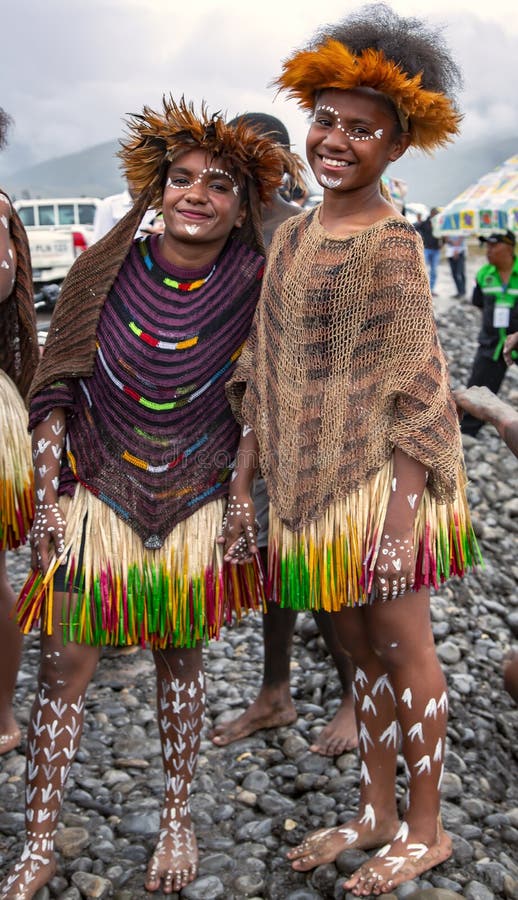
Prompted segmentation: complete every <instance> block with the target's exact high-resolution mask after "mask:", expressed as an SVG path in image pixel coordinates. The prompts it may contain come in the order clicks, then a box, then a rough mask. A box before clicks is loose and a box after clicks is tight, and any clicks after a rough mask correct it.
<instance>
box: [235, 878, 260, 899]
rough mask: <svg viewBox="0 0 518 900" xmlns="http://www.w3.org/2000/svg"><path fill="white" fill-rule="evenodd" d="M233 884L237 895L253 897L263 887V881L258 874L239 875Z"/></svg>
mask: <svg viewBox="0 0 518 900" xmlns="http://www.w3.org/2000/svg"><path fill="white" fill-rule="evenodd" d="M233 884H234V888H235V890H236V892H237V896H238V897H253V896H254V895H257V894H259V893H260V892H261V891H262V890H263V888H264V881H263V879H262V878H261V877H260V875H258V874H247V875H240V876H239V877H238V878H236V879H235V881H234V882H233Z"/></svg>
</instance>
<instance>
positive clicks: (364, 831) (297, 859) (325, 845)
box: [287, 806, 399, 872]
mask: <svg viewBox="0 0 518 900" xmlns="http://www.w3.org/2000/svg"><path fill="white" fill-rule="evenodd" d="M370 809H371V807H369V806H367V807H366V811H365V814H364V815H363V816H362V817H361V819H351V821H350V822H347V823H346V824H345V825H338V826H336V827H335V828H321V829H319V831H313V832H312V834H309V835H308V836H307V837H306V838H305V839H304V840H303V841H302V843H301V844H299V845H298V847H294V848H293V850H290V851H289V853H288V854H287V856H288V859H290V860H293V861H292V864H291V865H292V868H293V869H296V870H297V872H307V871H308V870H309V869H315V868H316V867H317V866H322V865H324V864H325V863H330V862H334V860H335V859H336V857H337V856H338V854H339V853H341V852H342V850H352V849H353V848H354V849H355V850H372V849H373V848H374V847H381V846H382V844H384V843H386V841H390V840H391V839H392V838H393V837H394V835H395V834H396V832H397V830H398V825H399V822H398V820H397V819H396V818H394V819H390V820H385V821H380V822H375V825H374V827H372V820H371V818H370V816H369V810H370Z"/></svg>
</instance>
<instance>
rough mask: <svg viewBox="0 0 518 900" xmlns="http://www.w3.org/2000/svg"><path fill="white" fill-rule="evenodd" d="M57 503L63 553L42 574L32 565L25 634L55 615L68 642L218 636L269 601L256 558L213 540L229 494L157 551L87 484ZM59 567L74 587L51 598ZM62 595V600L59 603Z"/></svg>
mask: <svg viewBox="0 0 518 900" xmlns="http://www.w3.org/2000/svg"><path fill="white" fill-rule="evenodd" d="M60 507H61V509H62V512H63V515H64V517H65V518H66V521H67V529H66V534H65V551H64V553H63V554H62V555H61V556H60V557H59V558H58V559H55V560H54V561H53V563H52V564H51V566H50V568H49V570H48V572H47V573H46V575H45V576H42V574H41V573H40V572H35V571H33V572H32V573H31V574H30V576H29V578H28V579H27V581H26V582H25V585H24V587H23V588H22V591H21V594H20V597H19V599H18V604H17V619H18V623H19V624H20V627H21V628H22V630H23V631H24V632H25V633H28V632H29V631H30V630H31V628H33V627H34V626H35V625H37V624H40V623H41V625H42V627H43V629H44V630H45V631H46V633H47V634H52V628H53V625H52V623H53V620H55V616H56V615H59V621H60V624H61V625H62V627H63V638H64V641H65V642H68V641H75V642H77V643H82V644H91V645H96V646H99V645H100V646H104V645H107V644H112V645H118V646H124V645H129V644H140V645H141V646H146V644H149V645H150V646H151V647H152V648H165V647H171V646H172V647H191V646H194V644H196V643H197V642H198V641H206V640H208V639H209V638H217V637H218V636H219V633H220V629H221V626H222V625H224V624H230V623H231V621H232V619H233V618H234V617H235V618H237V619H240V618H241V616H242V614H243V613H245V612H248V611H249V610H253V609H257V608H262V607H263V605H264V594H263V578H262V573H261V569H260V566H259V564H258V563H257V562H254V563H253V564H249V565H246V566H230V565H229V564H228V563H224V562H223V554H222V549H221V548H220V546H219V545H217V544H216V537H217V535H218V533H219V530H220V528H221V521H222V518H223V512H224V507H225V500H223V499H220V500H216V501H213V502H212V503H207V504H206V505H205V506H203V507H202V508H201V509H199V510H197V512H195V513H194V514H193V515H192V516H191V517H190V518H189V519H186V520H185V521H183V522H180V523H179V524H178V525H177V526H176V527H175V528H174V529H173V531H172V532H171V533H170V534H169V536H168V537H167V539H166V541H165V543H164V545H163V546H162V547H161V548H160V549H159V550H147V549H146V548H145V547H144V545H143V543H142V541H141V540H140V538H139V537H138V535H137V534H135V532H134V531H133V530H132V529H131V528H129V527H128V526H127V525H126V524H125V523H124V522H123V521H122V520H121V519H119V518H118V517H117V516H116V515H115V513H114V512H113V511H112V510H111V509H110V508H109V507H108V506H107V505H106V504H104V503H102V502H101V501H100V500H98V499H97V498H96V497H95V496H94V495H93V494H92V493H91V492H89V491H87V490H86V489H85V488H84V487H82V486H81V485H78V486H77V488H76V490H75V493H74V497H73V498H70V497H61V498H60ZM81 544H83V550H82V553H81ZM80 559H82V562H81V565H80V567H79V560H80ZM60 565H66V566H67V575H66V579H65V584H66V585H67V586H68V587H66V589H65V593H64V594H59V595H58V594H56V595H55V593H54V584H53V578H54V575H55V573H56V570H57V568H58V567H59V566H60ZM58 596H59V597H60V598H61V597H64V600H63V603H62V607H61V609H60V610H54V604H55V602H57V597H58Z"/></svg>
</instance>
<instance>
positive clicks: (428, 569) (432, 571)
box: [267, 459, 482, 612]
mask: <svg viewBox="0 0 518 900" xmlns="http://www.w3.org/2000/svg"><path fill="white" fill-rule="evenodd" d="M391 483H392V459H390V460H389V461H388V462H387V463H385V465H384V466H383V467H382V468H381V469H380V470H379V471H378V472H377V473H376V474H375V475H374V476H373V477H372V478H371V480H370V481H369V482H367V483H366V484H365V485H364V486H363V487H361V488H360V489H359V490H358V491H355V492H353V493H351V494H349V495H348V496H347V497H346V498H345V499H343V500H339V501H337V502H335V503H333V504H331V506H329V507H328V508H327V510H326V512H325V513H324V515H323V516H322V517H321V518H320V519H318V520H316V521H313V522H311V523H310V524H309V525H307V526H305V527H303V528H301V529H300V530H298V531H290V530H289V529H288V528H287V527H286V526H285V525H284V523H283V522H282V521H281V520H280V519H279V517H278V516H277V514H276V512H275V510H274V508H273V507H272V505H271V504H270V527H269V536H268V583H267V592H268V595H269V596H270V597H271V598H272V599H273V600H275V601H277V602H278V603H280V605H281V606H283V607H288V608H290V609H298V610H303V609H316V610H320V609H323V610H325V611H326V612H337V611H338V610H339V609H341V608H342V607H343V606H361V605H363V604H365V603H369V602H372V600H373V578H374V567H375V564H376V559H377V555H378V548H379V543H380V540H381V531H382V528H383V523H384V521H385V516H386V512H387V505H388V501H389V497H390V491H391ZM414 547H415V551H416V570H415V585H414V588H415V590H419V588H420V587H422V586H423V585H426V586H433V587H437V586H438V585H439V584H441V583H442V582H444V581H445V580H446V579H447V578H449V577H450V576H451V575H464V573H465V572H466V571H467V570H468V569H469V568H472V567H473V566H475V565H478V564H481V563H482V557H481V554H480V550H479V547H478V544H477V540H476V537H475V534H474V531H473V528H472V525H471V520H470V515H469V510H468V506H467V501H466V493H465V476H464V472H462V471H461V472H459V475H458V478H457V492H456V497H455V500H454V501H452V502H451V503H438V502H437V500H436V499H435V498H434V497H432V496H431V494H430V492H429V491H428V489H425V492H424V494H423V497H422V500H421V504H420V507H419V509H418V511H417V514H416V520H415V531H414Z"/></svg>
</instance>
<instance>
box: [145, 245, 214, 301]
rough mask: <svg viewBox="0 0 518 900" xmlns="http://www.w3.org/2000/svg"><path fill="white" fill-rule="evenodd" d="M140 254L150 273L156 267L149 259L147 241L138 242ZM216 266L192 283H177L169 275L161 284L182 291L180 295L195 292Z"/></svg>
mask: <svg viewBox="0 0 518 900" xmlns="http://www.w3.org/2000/svg"><path fill="white" fill-rule="evenodd" d="M140 252H141V254H142V258H143V260H144V263H145V264H146V267H147V268H148V270H149V271H150V272H152V271H153V269H156V268H157V266H156V264H155V263H154V262H153V260H152V258H151V254H150V252H149V249H148V246H147V241H141V242H140ZM216 266H217V262H215V263H214V265H213V266H212V269H211V270H210V272H209V274H208V275H206V276H205V278H196V279H195V280H194V281H177V280H176V278H171V277H170V276H169V275H166V276H164V278H162V283H163V284H165V286H166V287H170V288H172V289H173V290H174V291H182V293H186V292H187V291H196V290H197V289H198V288H201V287H203V285H204V284H207V281H209V279H210V278H212V276H213V275H214V272H215V271H216Z"/></svg>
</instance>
